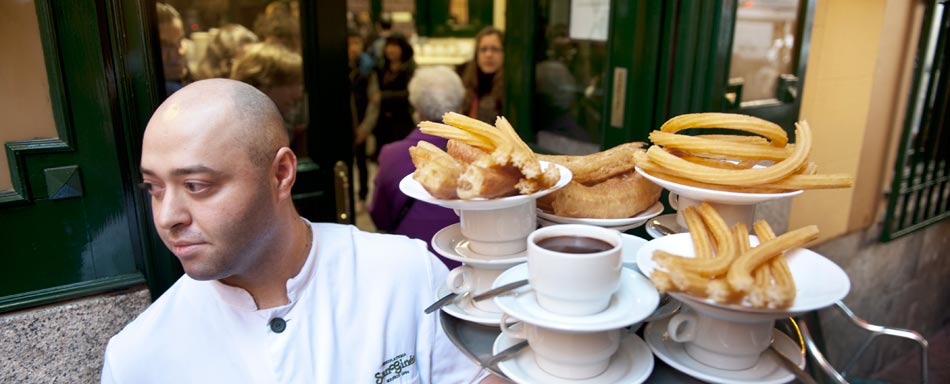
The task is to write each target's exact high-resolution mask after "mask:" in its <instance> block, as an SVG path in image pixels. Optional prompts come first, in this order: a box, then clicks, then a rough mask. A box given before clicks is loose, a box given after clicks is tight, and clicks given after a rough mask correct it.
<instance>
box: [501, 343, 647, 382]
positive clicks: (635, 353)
mask: <svg viewBox="0 0 950 384" xmlns="http://www.w3.org/2000/svg"><path fill="white" fill-rule="evenodd" d="M520 341H521V340H520V339H515V338H511V337H508V336H507V335H505V334H504V333H502V334H499V335H498V338H497V339H495V344H494V345H493V346H492V353H493V354H495V353H498V352H500V351H502V350H504V349H505V348H508V347H510V346H512V345H514V344H515V343H517V342H520ZM498 368H499V369H501V371H502V372H503V373H504V374H505V375H506V376H508V378H509V379H511V380H512V381H514V382H516V383H532V384H533V383H545V384H613V383H642V382H643V381H644V380H646V379H647V378H648V377H650V373H652V372H653V354H652V353H650V348H649V347H648V346H647V343H645V342H644V341H643V339H641V338H640V337H638V336H637V335H634V334H627V335H625V336H624V338H623V340H621V341H620V349H618V350H617V352H616V353H614V355H613V356H612V357H611V358H610V364H609V365H608V366H607V370H606V371H604V373H601V374H600V375H597V376H594V377H592V378H589V379H583V380H573V379H563V378H560V377H556V376H553V375H551V374H550V373H547V372H545V371H544V370H543V369H541V367H538V363H537V362H535V360H534V351H532V350H531V347H530V346H529V347H528V348H525V349H523V350H522V351H521V352H518V354H517V355H515V356H513V357H511V358H509V359H507V360H504V361H502V362H500V363H498Z"/></svg>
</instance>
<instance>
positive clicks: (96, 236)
mask: <svg viewBox="0 0 950 384" xmlns="http://www.w3.org/2000/svg"><path fill="white" fill-rule="evenodd" d="M34 4H35V6H36V17H37V20H38V25H39V29H40V34H41V37H42V42H43V53H44V58H45V63H46V72H47V74H48V82H49V93H50V100H51V105H52V109H53V111H54V113H53V115H54V117H55V121H56V131H57V134H58V136H59V138H58V139H39V140H23V141H14V142H7V143H5V150H6V153H7V156H8V159H9V171H10V174H11V175H12V181H13V189H12V190H7V191H3V192H0V233H2V234H3V237H4V241H3V243H4V254H3V257H2V258H0V281H2V282H3V283H2V284H0V311H5V310H10V309H14V308H20V307H23V306H26V305H35V304H39V303H44V302H49V301H53V300H59V299H63V298H67V297H74V296H77V295H81V294H87V293H91V292H96V291H101V290H106V289H114V288H117V287H124V286H128V285H129V284H135V283H141V282H143V281H144V279H143V278H142V275H141V274H140V273H138V271H137V269H136V264H135V258H134V254H135V252H134V251H133V246H132V243H133V240H134V239H133V233H132V232H133V227H130V225H129V211H128V208H129V206H127V205H126V204H125V193H124V191H125V186H124V184H123V177H122V172H123V169H122V166H121V164H122V161H121V160H120V158H119V156H118V149H119V148H120V147H121V144H120V143H119V142H117V140H116V138H117V136H116V134H117V132H118V131H120V129H119V128H117V127H116V126H115V125H114V123H113V114H114V111H115V110H114V109H113V108H114V104H112V98H111V97H110V96H111V95H112V94H113V92H112V91H111V89H113V88H111V87H113V86H114V84H113V83H110V78H111V77H110V75H109V74H108V73H107V68H109V67H110V64H108V62H107V61H106V60H105V57H106V56H107V55H106V52H107V50H108V48H107V47H108V45H109V40H108V37H109V32H108V28H106V27H105V26H106V25H107V24H106V16H105V9H104V7H105V4H104V3H103V2H80V3H72V2H66V3H64V2H51V1H48V0H37V1H35V2H34ZM5 92H9V91H5ZM3 96H4V97H5V98H6V97H16V96H15V94H12V95H11V94H9V93H7V94H4V95H3Z"/></svg>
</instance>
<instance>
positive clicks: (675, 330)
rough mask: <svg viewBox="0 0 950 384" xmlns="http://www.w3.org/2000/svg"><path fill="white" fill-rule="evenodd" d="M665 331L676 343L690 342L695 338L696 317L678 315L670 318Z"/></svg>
mask: <svg viewBox="0 0 950 384" xmlns="http://www.w3.org/2000/svg"><path fill="white" fill-rule="evenodd" d="M666 329H667V331H668V332H669V334H670V338H671V339H673V341H675V342H677V343H685V342H687V341H691V340H693V338H695V337H696V317H695V316H693V315H692V314H691V313H678V314H676V315H675V316H673V317H672V318H670V323H669V324H668V325H667V327H666Z"/></svg>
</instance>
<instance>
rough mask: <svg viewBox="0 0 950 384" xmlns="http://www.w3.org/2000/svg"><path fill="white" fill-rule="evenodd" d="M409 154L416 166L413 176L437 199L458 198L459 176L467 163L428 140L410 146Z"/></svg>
mask: <svg viewBox="0 0 950 384" xmlns="http://www.w3.org/2000/svg"><path fill="white" fill-rule="evenodd" d="M409 155H410V156H411V157H412V163H413V164H414V165H415V166H416V171H415V172H413V174H412V178H413V179H414V180H416V181H418V182H419V184H421V185H422V188H424V189H425V190H426V191H427V192H429V194H430V195H432V196H433V197H435V198H437V199H457V198H458V192H457V191H458V178H459V176H460V175H461V174H462V172H463V171H464V170H465V164H463V163H462V162H460V161H458V160H456V159H455V158H453V157H452V156H449V154H448V153H445V152H444V151H442V150H441V149H439V148H438V147H436V146H434V145H432V144H430V143H429V142H426V141H419V143H418V144H416V145H415V146H412V147H409Z"/></svg>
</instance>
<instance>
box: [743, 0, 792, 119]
mask: <svg viewBox="0 0 950 384" xmlns="http://www.w3.org/2000/svg"><path fill="white" fill-rule="evenodd" d="M798 8H799V6H798V0H754V1H752V0H749V1H743V2H740V4H739V9H738V12H737V13H736V29H735V37H734V38H733V43H732V64H731V66H730V69H729V77H730V82H737V81H740V80H741V82H742V100H741V101H742V102H744V103H748V102H754V101H759V100H771V99H775V98H776V86H777V84H778V79H779V75H782V74H793V73H795V70H794V67H793V66H794V65H795V63H794V60H795V57H794V56H795V54H794V52H795V31H796V30H797V23H798V20H797V15H798Z"/></svg>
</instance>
